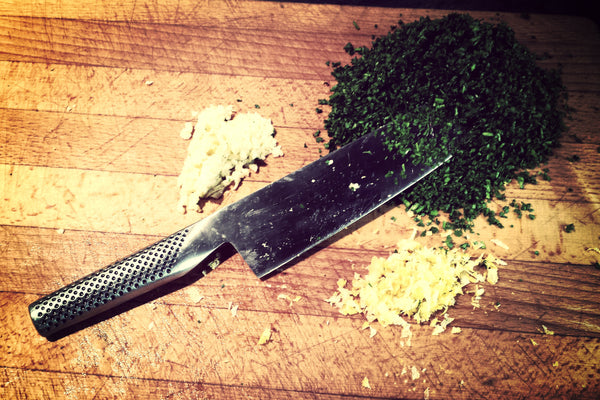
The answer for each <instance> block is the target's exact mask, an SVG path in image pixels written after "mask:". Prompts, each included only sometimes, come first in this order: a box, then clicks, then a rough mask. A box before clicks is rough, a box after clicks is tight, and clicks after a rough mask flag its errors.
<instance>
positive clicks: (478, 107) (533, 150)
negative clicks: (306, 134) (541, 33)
mask: <svg viewBox="0 0 600 400" xmlns="http://www.w3.org/2000/svg"><path fill="white" fill-rule="evenodd" d="M344 49H345V51H346V52H347V53H348V54H350V55H351V56H354V57H353V58H352V60H351V63H350V64H348V65H341V63H339V62H336V63H332V64H329V62H328V64H329V65H331V66H332V68H333V71H332V75H333V77H334V78H335V79H336V81H337V82H336V84H335V85H333V86H332V88H331V95H330V98H329V99H321V100H319V104H329V105H330V106H331V111H330V113H329V115H328V117H327V119H326V120H325V128H326V129H327V132H328V135H329V141H328V142H327V143H325V147H326V148H328V149H329V150H333V149H335V148H336V147H338V146H341V145H344V144H346V143H349V142H351V141H352V140H354V139H356V138H358V137H360V136H362V135H364V134H366V133H369V132H370V131H372V130H373V129H375V128H378V127H380V126H382V125H386V126H387V128H386V133H385V134H386V136H385V138H386V139H385V140H386V143H387V145H388V147H389V148H390V149H391V150H394V151H397V152H398V153H399V154H402V155H407V154H408V155H409V156H410V157H411V161H413V162H416V163H427V164H432V163H435V162H436V160H441V159H444V158H445V157H446V156H447V155H448V154H450V153H451V154H452V156H453V157H452V159H451V160H450V161H449V162H448V163H447V164H445V165H444V166H442V167H441V168H439V169H438V170H436V171H435V172H434V173H433V174H431V175H430V176H428V177H427V178H425V179H424V180H423V181H421V182H420V183H419V185H416V186H415V187H414V188H413V189H412V190H411V191H410V192H409V193H407V194H406V195H405V197H404V199H403V201H404V203H405V204H406V205H407V207H408V208H410V209H411V210H412V211H414V212H415V213H417V214H419V215H421V216H426V215H429V216H430V217H432V218H435V217H436V216H437V215H438V213H439V212H440V211H442V212H445V213H448V215H449V216H450V221H451V222H450V223H449V224H447V226H445V228H446V229H453V230H462V229H471V228H472V220H473V219H474V218H475V217H477V216H479V215H481V214H484V215H485V216H487V217H488V220H489V221H490V223H493V224H496V225H499V226H501V223H500V222H499V219H498V218H496V217H497V216H496V213H495V212H494V211H492V210H491V209H490V208H489V207H488V204H489V201H490V200H491V199H492V198H494V197H495V198H498V199H504V195H503V191H504V188H505V185H506V184H507V183H509V182H511V181H513V180H515V179H516V180H517V181H518V182H519V184H520V185H521V187H522V186H523V185H524V184H526V183H535V181H536V177H535V174H532V173H530V172H529V171H530V170H533V169H535V168H536V167H538V166H539V165H540V164H542V163H544V162H546V160H547V158H548V156H549V155H550V154H551V153H552V149H553V148H554V147H556V146H557V145H558V140H559V138H560V136H561V134H562V132H563V131H565V125H564V123H563V117H564V116H565V111H564V110H565V107H566V91H565V88H564V86H563V85H562V82H561V79H560V73H559V72H558V71H556V70H544V69H542V68H540V67H539V66H538V65H537V63H536V61H537V58H536V56H535V55H534V54H532V53H530V52H529V51H528V49H527V48H525V47H524V46H523V45H521V44H520V43H518V42H517V40H516V39H515V35H514V32H513V31H512V29H511V28H509V27H508V26H507V25H506V24H504V23H500V24H491V23H487V22H482V21H480V20H476V19H474V18H472V17H471V16H469V15H466V14H450V15H448V16H446V17H444V18H441V19H435V20H432V19H429V18H421V19H420V20H419V21H416V22H412V23H408V24H404V23H402V21H400V23H399V25H398V26H395V27H392V29H391V31H390V32H389V33H388V34H387V35H386V36H383V37H378V38H375V39H374V40H373V42H372V46H371V47H370V48H368V47H358V48H355V47H354V46H353V45H352V44H351V43H348V44H347V45H346V46H345V47H344ZM315 136H316V137H317V139H318V140H319V141H322V140H323V139H322V138H320V136H319V135H315ZM544 171H546V170H544ZM543 176H544V177H545V176H547V174H546V173H545V172H544V174H543Z"/></svg>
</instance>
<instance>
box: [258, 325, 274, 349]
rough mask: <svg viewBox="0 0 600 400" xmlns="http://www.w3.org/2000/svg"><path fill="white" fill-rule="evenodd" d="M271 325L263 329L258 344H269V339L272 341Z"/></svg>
mask: <svg viewBox="0 0 600 400" xmlns="http://www.w3.org/2000/svg"><path fill="white" fill-rule="evenodd" d="M271 333H272V331H271V327H270V326H269V327H267V328H265V330H264V331H263V333H262V334H261V335H260V337H259V338H258V345H261V346H262V345H265V344H267V343H268V342H269V341H271Z"/></svg>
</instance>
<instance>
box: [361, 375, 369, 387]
mask: <svg viewBox="0 0 600 400" xmlns="http://www.w3.org/2000/svg"><path fill="white" fill-rule="evenodd" d="M361 385H362V386H363V387H364V388H367V389H371V384H370V383H369V378H367V377H366V376H365V377H364V378H363V380H362V382H361Z"/></svg>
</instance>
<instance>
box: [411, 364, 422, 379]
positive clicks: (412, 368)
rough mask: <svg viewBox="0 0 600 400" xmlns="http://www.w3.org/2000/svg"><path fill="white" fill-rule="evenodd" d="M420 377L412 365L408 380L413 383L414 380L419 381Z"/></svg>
mask: <svg viewBox="0 0 600 400" xmlns="http://www.w3.org/2000/svg"><path fill="white" fill-rule="evenodd" d="M420 377H421V373H420V372H419V370H418V369H417V367H415V366H414V365H413V366H412V367H410V379H412V380H413V381H415V380H417V379H419V378H420Z"/></svg>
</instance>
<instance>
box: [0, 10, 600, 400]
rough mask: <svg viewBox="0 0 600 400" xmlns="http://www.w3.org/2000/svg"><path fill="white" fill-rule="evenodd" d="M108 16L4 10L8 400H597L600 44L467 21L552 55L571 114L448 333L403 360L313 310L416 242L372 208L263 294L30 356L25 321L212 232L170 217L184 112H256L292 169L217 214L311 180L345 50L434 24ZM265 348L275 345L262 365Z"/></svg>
mask: <svg viewBox="0 0 600 400" xmlns="http://www.w3.org/2000/svg"><path fill="white" fill-rule="evenodd" d="M112 3H114V4H109V3H108V2H100V3H99V2H96V1H91V0H78V1H58V0H57V1H46V2H39V1H27V0H19V1H8V2H4V3H3V4H0V188H1V190H2V197H1V198H0V201H1V207H0V266H1V267H2V272H3V273H2V274H1V275H0V307H1V312H0V367H1V368H0V398H2V399H21V398H22V399H25V398H27V399H30V398H31V399H92V398H153V399H205V398H206V399H242V398H244V399H245V398H260V399H296V398H310V399H328V400H330V399H342V398H343V399H348V398H382V399H384V398H385V399H392V398H394V399H396V398H431V399H437V398H439V399H448V398H454V399H461V398H462V399H473V398H486V399H487V398H528V399H529V398H544V399H547V398H597V393H599V392H600V378H599V371H600V295H599V291H600V270H598V268H597V267H596V268H595V267H594V265H593V263H594V262H596V261H597V258H594V254H593V253H592V252H590V251H587V249H588V248H593V247H598V246H599V245H600V228H599V224H600V211H599V210H600V179H599V174H598V171H599V170H600V153H599V146H600V136H599V134H598V127H599V126H600V124H599V122H600V118H599V115H600V114H599V112H598V111H599V109H598V108H599V107H600V74H599V66H600V35H599V33H598V27H597V26H595V25H594V24H593V23H592V22H591V21H590V20H588V19H585V18H578V17H569V16H559V15H556V16H551V15H531V16H527V17H526V18H525V17H524V16H521V15H517V14H505V13H502V14H496V13H472V14H473V15H474V16H475V17H479V18H485V19H487V20H491V21H496V22H497V21H506V22H507V23H508V24H509V25H510V26H511V27H512V28H513V29H514V30H515V31H516V34H517V37H518V39H519V40H521V41H522V42H523V43H524V44H525V45H527V46H528V47H529V48H530V49H531V50H532V51H534V52H536V53H538V54H542V53H548V54H549V55H550V56H551V57H550V58H548V59H546V60H545V61H543V62H541V64H542V65H543V66H545V67H551V68H556V67H558V66H561V67H562V70H563V80H564V83H565V84H566V86H567V88H568V91H569V104H570V106H572V107H574V108H575V110H576V112H575V113H574V114H573V119H572V120H570V121H568V124H569V126H570V128H571V130H570V132H569V133H568V134H566V135H565V136H564V138H563V140H562V147H561V148H559V149H558V150H557V151H556V154H555V156H554V157H553V158H552V159H551V160H550V162H549V164H548V166H547V167H548V168H550V174H551V177H552V180H551V181H549V182H548V181H540V183H539V184H538V185H535V186H528V187H526V188H525V189H519V188H518V187H517V186H516V185H512V186H510V187H509V188H508V189H507V198H508V199H509V200H510V199H513V198H514V199H516V200H517V201H519V202H521V201H523V202H526V203H531V205H532V207H533V208H534V210H535V215H536V218H535V220H529V219H527V218H523V219H518V218H516V217H515V216H510V218H509V219H508V222H507V224H506V225H507V227H506V228H504V229H498V228H494V227H490V226H488V225H486V223H485V222H483V221H478V223H477V227H476V231H477V232H478V233H479V235H480V236H479V237H478V238H479V239H480V240H484V241H486V242H487V243H488V250H489V251H491V252H493V253H494V254H496V255H497V256H499V257H501V258H503V259H504V260H505V261H506V262H507V265H506V266H504V267H502V268H501V270H500V281H499V282H498V284H496V285H494V286H492V285H486V286H484V288H485V291H486V292H485V294H484V295H483V298H482V300H481V306H480V307H479V308H474V307H473V306H472V304H471V295H469V294H466V295H464V296H461V297H459V298H458V302H457V305H456V306H455V307H453V308H452V309H450V310H449V311H448V313H449V315H450V316H451V317H453V318H455V321H454V322H453V324H452V325H453V326H456V327H460V328H461V329H462V331H461V333H460V334H452V333H450V331H449V330H448V331H446V332H444V333H442V334H441V335H439V336H432V335H431V331H432V329H431V328H430V327H429V326H426V325H423V326H420V325H417V324H414V323H413V325H412V332H413V337H412V338H411V340H410V342H408V341H407V340H406V339H405V338H403V337H401V331H400V329H399V328H395V327H388V328H383V327H381V326H378V325H377V324H373V327H374V328H375V329H376V330H377V333H376V334H375V335H374V336H372V337H371V331H370V330H369V329H366V330H363V329H362V326H363V323H364V318H363V317H362V316H353V317H346V316H343V315H341V314H339V312H338V311H337V310H336V309H334V308H332V307H331V306H330V305H329V304H327V303H326V302H325V301H324V299H326V298H328V297H329V296H331V295H332V294H333V292H334V290H335V288H336V281H337V280H338V279H340V278H344V279H351V278H352V277H353V274H354V273H355V272H356V273H364V271H365V268H366V266H367V265H368V263H369V262H370V260H371V258H372V257H373V256H386V255H388V254H389V253H390V252H391V251H393V249H394V246H395V244H396V243H397V241H398V240H399V239H401V238H405V237H407V236H408V235H410V233H411V231H412V229H413V227H414V222H413V221H412V220H411V218H410V217H409V216H407V215H406V213H405V211H404V210H403V209H402V208H398V207H384V208H383V209H381V210H378V211H377V212H375V213H374V214H373V215H370V216H369V217H367V218H366V219H365V221H362V222H361V223H360V224H359V225H357V226H353V227H352V229H349V230H347V231H346V232H343V234H340V235H338V236H337V237H336V238H334V239H332V240H330V241H328V242H327V243H326V246H324V247H323V248H322V249H320V250H319V251H317V252H314V253H313V254H311V255H310V256H309V257H306V258H304V259H302V260H301V261H300V262H298V263H297V264H296V265H295V266H294V267H292V268H290V269H288V270H286V271H285V272H284V273H282V274H279V275H277V276H275V277H273V278H271V279H269V280H266V281H261V280H258V279H256V277H255V276H254V275H253V274H252V272H251V271H250V269H249V268H248V267H247V266H246V265H245V264H244V262H243V260H242V259H241V258H240V257H239V256H237V255H235V256H233V257H232V258H231V259H229V260H227V261H225V262H224V263H223V264H222V265H221V266H220V267H219V268H217V269H216V270H215V271H214V272H211V273H210V274H208V275H207V276H206V277H205V278H202V279H199V280H197V281H195V282H192V283H191V284H190V285H189V286H187V287H185V288H183V289H181V290H178V291H175V292H173V293H170V294H167V295H165V296H163V297H160V298H157V299H155V300H152V301H150V302H148V303H145V304H142V305H140V306H139V307H137V308H134V309H132V310H129V311H128V312H126V313H123V314H119V315H117V316H115V317H113V318H111V319H108V320H105V321H103V322H101V323H99V324H97V325H94V326H92V327H89V328H86V329H83V330H81V331H79V332H76V333H74V334H72V335H70V336H67V337H65V338H63V339H61V340H58V341H56V342H48V341H47V340H46V339H44V338H42V337H41V336H39V335H38V334H37V333H36V332H35V330H34V328H33V326H32V324H31V322H30V320H29V316H28V312H27V306H28V304H30V303H31V302H33V301H35V300H36V299H38V298H39V297H41V296H42V295H44V294H48V293H50V292H52V291H54V290H56V289H58V288H60V287H62V286H63V285H66V284H68V283H70V282H72V281H74V280H76V279H77V278H79V277H81V276H83V275H85V274H88V273H91V272H93V271H95V270H97V269H99V268H101V267H103V266H105V265H107V264H110V263H112V262H113V261H115V260H117V259H118V258H121V257H124V256H126V255H128V254H130V253H132V252H134V251H137V250H138V249H139V248H141V247H143V246H145V245H147V244H150V243H152V242H154V241H156V240H158V239H160V238H161V237H162V236H164V235H168V234H170V233H172V232H174V231H176V230H178V229H180V228H182V227H184V226H186V225H188V224H189V223H192V222H194V221H195V220H197V219H199V218H202V215H201V214H193V213H191V214H187V215H179V214H177V212H176V211H175V208H176V203H177V186H176V185H177V182H176V180H177V175H178V173H179V170H180V168H181V166H182V163H183V159H184V157H185V152H186V148H187V142H186V141H184V140H182V139H181V138H180V137H179V131H180V130H181V128H182V127H183V125H184V123H185V122H186V121H191V120H192V119H193V116H192V112H193V111H199V110H201V109H203V108H204V107H207V106H209V105H210V104H215V105H216V104H223V105H227V104H232V105H234V106H235V107H236V108H237V109H238V110H239V111H256V112H258V113H260V114H261V115H263V116H266V117H269V118H271V119H272V121H273V123H274V125H275V127H276V130H277V135H276V137H277V139H278V141H279V142H280V144H281V146H282V148H283V150H284V152H285V156H284V157H282V158H275V159H273V158H268V159H267V161H266V165H265V166H263V167H262V168H261V169H260V171H259V173H257V174H253V175H252V176H251V177H249V178H248V179H246V180H245V181H244V182H243V184H242V185H241V187H240V188H239V189H238V190H237V191H231V192H228V193H227V194H226V195H225V197H224V199H223V200H222V201H219V202H214V203H211V204H209V205H208V206H207V208H206V211H205V213H206V214H207V213H210V212H213V211H214V210H216V209H218V208H219V207H222V206H223V205H224V204H228V203H231V202H233V201H235V200H237V199H239V198H241V197H242V196H244V195H246V194H248V193H251V192H252V191H254V190H256V189H258V188H260V187H262V186H264V185H266V184H267V183H269V182H271V181H273V180H275V179H278V178H280V177H282V176H284V175H286V174H287V173H289V172H291V171H293V170H295V169H297V168H299V167H301V166H303V165H305V164H307V163H309V162H310V161H312V160H315V159H317V158H318V157H319V154H320V149H321V146H320V145H318V144H317V143H315V141H314V138H313V136H312V135H313V133H314V132H315V131H316V130H317V129H322V128H323V119H324V118H325V116H326V113H323V114H318V113H316V112H315V108H316V107H318V99H321V98H327V97H328V95H329V89H330V85H332V84H334V81H333V79H332V77H331V75H330V69H329V67H327V66H326V65H325V62H326V61H329V60H331V61H342V62H347V61H348V56H347V55H346V54H345V53H344V51H343V46H344V45H345V44H346V43H347V42H349V41H350V42H352V43H353V44H355V45H356V46H358V45H368V44H369V43H370V41H371V37H372V35H384V34H386V33H387V32H388V29H389V26H390V25H393V24H396V23H397V22H398V19H399V18H402V19H403V20H404V21H405V22H410V21H413V20H415V19H418V18H419V17H421V16H425V15H428V16H431V17H432V18H435V17H441V16H443V15H445V14H447V12H444V11H439V10H438V11H434V10H401V9H393V8H376V7H351V6H336V5H316V4H311V5H306V4H292V3H282V4H278V3H270V2H235V1H234V2H211V1H208V2H202V3H198V2H196V1H191V0H183V1H170V2H163V3H164V4H157V3H156V2H153V1H139V0H122V1H120V2H112ZM353 22H355V23H356V24H357V25H358V27H359V28H360V29H359V30H358V29H357V28H356V27H355V25H354V24H353ZM575 154H576V155H578V156H579V157H580V161H579V162H569V161H567V158H568V157H570V156H572V155H575ZM502 205H503V204H502V203H498V207H501V206H502ZM568 224H573V225H574V227H575V230H574V231H573V232H570V233H567V232H566V231H565V229H564V226H565V225H568ZM509 225H510V227H509ZM491 239H498V240H500V241H501V242H503V243H505V244H506V245H507V246H508V247H509V249H508V250H507V249H504V248H502V247H498V246H494V245H493V244H491ZM439 241H440V237H430V238H427V239H424V240H423V242H424V243H425V244H427V245H431V246H436V245H439ZM544 327H545V328H546V330H545V329H544ZM266 328H271V329H272V332H273V333H272V336H271V340H270V341H269V342H268V343H266V344H265V345H258V344H257V342H258V339H259V337H260V335H261V333H262V332H263V331H264V330H265V329H266ZM551 333H553V334H551ZM417 375H418V377H417ZM365 378H367V379H368V382H369V385H368V386H370V387H365V385H363V381H364V379H365Z"/></svg>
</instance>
